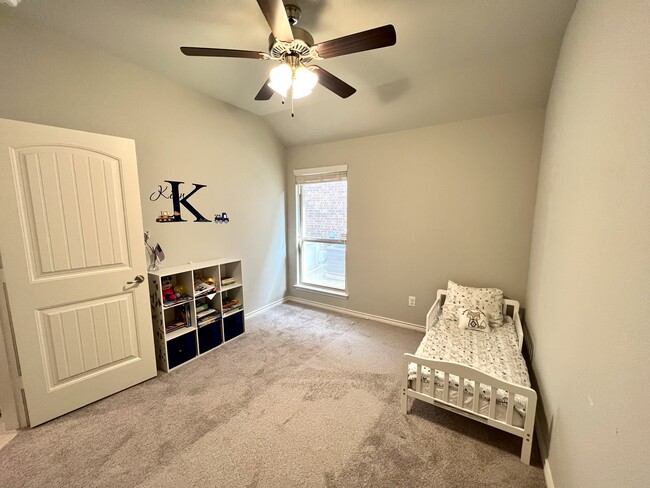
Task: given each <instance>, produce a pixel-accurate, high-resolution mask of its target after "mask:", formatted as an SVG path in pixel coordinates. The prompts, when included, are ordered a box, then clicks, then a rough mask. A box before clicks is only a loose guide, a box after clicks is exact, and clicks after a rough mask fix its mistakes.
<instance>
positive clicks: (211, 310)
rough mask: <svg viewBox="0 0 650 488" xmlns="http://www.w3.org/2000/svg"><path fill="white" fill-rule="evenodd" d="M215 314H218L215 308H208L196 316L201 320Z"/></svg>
mask: <svg viewBox="0 0 650 488" xmlns="http://www.w3.org/2000/svg"><path fill="white" fill-rule="evenodd" d="M213 313H217V311H216V310H215V309H214V308H206V309H204V310H202V311H200V312H198V313H197V314H196V318H197V319H200V318H203V317H205V316H206V315H211V314H213Z"/></svg>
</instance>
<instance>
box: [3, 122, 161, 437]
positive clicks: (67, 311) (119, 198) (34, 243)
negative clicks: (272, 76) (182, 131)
mask: <svg viewBox="0 0 650 488" xmlns="http://www.w3.org/2000/svg"><path fill="white" fill-rule="evenodd" d="M0 184H1V187H0V208H2V209H3V211H2V218H1V220H0V222H1V223H0V226H1V227H2V232H0V253H1V256H2V261H3V266H4V274H5V280H6V286H7V294H8V297H9V305H10V308H11V317H12V324H13V329H14V335H15V340H16V347H17V351H18V358H19V366H20V370H21V375H22V385H23V389H24V395H25V401H26V405H27V410H28V416H29V423H30V425H31V426H35V425H38V424H40V423H43V422H46V421H47V420H50V419H52V418H54V417H57V416H60V415H63V414H65V413H67V412H70V411H71V410H74V409H76V408H79V407H81V406H83V405H86V404H88V403H91V402H94V401H96V400H98V399H100V398H103V397H105V396H108V395H111V394H112V393H115V392H117V391H119V390H122V389H124V388H128V387H129V386H132V385H134V384H136V383H139V382H142V381H144V380H146V379H148V378H151V377H153V376H155V375H156V363H155V357H154V346H153V333H152V327H151V316H150V308H149V297H148V290H147V281H148V280H146V279H145V280H144V283H142V284H139V283H137V282H136V283H133V282H134V281H136V280H135V278H136V276H137V275H142V276H143V277H146V272H147V265H146V257H145V253H144V250H143V240H142V239H143V231H142V214H141V207H140V195H139V188H138V173H137V167H136V156H135V143H134V141H132V140H129V139H123V138H119V137H112V136H105V135H99V134H91V133H87V132H80V131H73V130H69V129H61V128H56V127H48V126H43V125H37V124H29V123H25V122H16V121H12V120H6V119H0ZM127 282H131V283H127Z"/></svg>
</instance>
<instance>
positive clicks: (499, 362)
mask: <svg viewBox="0 0 650 488" xmlns="http://www.w3.org/2000/svg"><path fill="white" fill-rule="evenodd" d="M415 355H416V356H420V357H424V358H428V359H434V360H438V361H450V362H455V363H460V364H464V365H466V366H470V367H472V368H474V369H476V370H479V371H481V372H483V373H486V374H488V375H490V376H495V377H497V378H500V379H503V380H505V381H508V382H509V383H515V384H517V385H521V386H525V387H528V388H530V379H529V377H528V368H527V367H526V362H525V361H524V358H523V356H522V355H521V353H520V351H519V342H518V340H517V331H516V329H515V324H514V321H513V320H512V318H511V317H505V321H504V324H503V326H502V327H496V328H493V329H492V330H491V331H490V333H489V334H486V333H480V332H475V331H471V330H465V329H460V328H458V327H457V326H455V325H450V326H448V325H445V323H444V320H443V318H442V315H440V316H439V317H438V320H437V322H436V323H434V324H433V325H432V326H431V327H430V329H429V331H428V332H427V333H426V335H425V336H424V339H422V342H421V343H420V346H419V347H418V349H417V351H416V353H415ZM408 372H409V375H408V378H409V380H414V379H415V378H416V374H417V372H416V365H415V363H410V364H409V371H408ZM430 376H431V371H430V370H429V368H427V367H422V377H423V381H424V382H429V378H430ZM443 383H444V373H443V372H442V371H436V375H435V386H436V390H437V389H438V387H442V385H443ZM449 385H450V389H452V390H456V391H457V390H458V377H457V376H453V375H450V376H449ZM465 392H466V394H469V395H473V394H474V383H473V382H471V381H469V380H465ZM490 394H491V392H490V387H489V386H486V385H481V392H480V399H481V400H487V401H489V400H490ZM497 404H500V405H502V406H507V405H508V394H507V393H506V392H505V391H503V390H501V389H499V390H497ZM526 404H527V398H525V397H521V396H520V395H515V411H517V412H518V413H519V414H520V415H522V416H525V414H526Z"/></svg>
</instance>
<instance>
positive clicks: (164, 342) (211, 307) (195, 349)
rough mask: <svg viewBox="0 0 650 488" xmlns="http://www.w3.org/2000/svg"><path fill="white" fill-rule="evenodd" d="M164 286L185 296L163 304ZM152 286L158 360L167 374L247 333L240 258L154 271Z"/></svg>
mask: <svg viewBox="0 0 650 488" xmlns="http://www.w3.org/2000/svg"><path fill="white" fill-rule="evenodd" d="M163 283H165V284H166V285H167V286H169V284H171V287H172V288H177V289H179V290H180V291H181V293H182V296H181V297H180V298H178V299H176V300H173V301H172V300H167V301H165V300H164V297H165V293H163ZM222 283H225V284H222ZM149 285H150V289H149V291H150V297H151V315H152V319H153V329H154V337H155V342H156V362H157V364H158V369H160V370H162V371H166V372H169V371H171V370H173V369H174V368H177V367H178V366H181V365H182V364H184V363H186V362H188V361H191V360H192V359H195V358H197V357H198V356H200V355H202V354H205V353H207V352H208V351H212V350H213V349H215V348H217V347H218V346H220V345H221V344H223V343H224V342H227V341H229V340H232V339H234V338H235V337H238V336H240V335H241V334H243V333H244V332H245V325H244V285H243V280H242V267H241V260H239V259H226V258H224V259H215V260H212V261H203V262H200V263H191V264H184V265H181V266H173V267H169V268H163V269H159V270H157V271H151V272H150V273H149ZM179 286H180V288H178V287H179Z"/></svg>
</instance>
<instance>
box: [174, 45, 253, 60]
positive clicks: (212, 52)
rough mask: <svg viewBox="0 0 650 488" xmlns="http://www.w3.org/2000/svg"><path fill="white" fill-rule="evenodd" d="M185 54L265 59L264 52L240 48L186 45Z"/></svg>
mask: <svg viewBox="0 0 650 488" xmlns="http://www.w3.org/2000/svg"><path fill="white" fill-rule="evenodd" d="M181 52H182V53H183V54H185V56H214V57H217V58H247V59H264V53H260V52H257V51H241V50H239V49H218V48H213V47H186V46H183V47H182V48H181Z"/></svg>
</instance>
